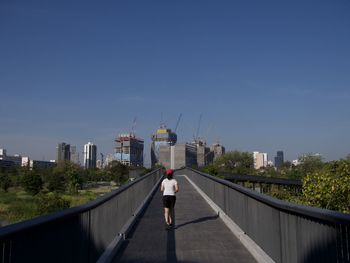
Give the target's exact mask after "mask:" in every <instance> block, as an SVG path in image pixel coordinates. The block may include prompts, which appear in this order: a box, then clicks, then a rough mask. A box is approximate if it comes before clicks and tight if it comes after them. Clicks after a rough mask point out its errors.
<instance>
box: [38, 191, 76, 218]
mask: <svg viewBox="0 0 350 263" xmlns="http://www.w3.org/2000/svg"><path fill="white" fill-rule="evenodd" d="M69 207H70V202H69V201H68V200H66V199H63V198H62V197H60V196H59V195H58V194H40V195H39V196H38V198H37V212H38V214H39V215H43V214H47V213H51V212H55V211H59V210H63V209H66V208H69Z"/></svg>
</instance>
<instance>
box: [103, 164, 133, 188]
mask: <svg viewBox="0 0 350 263" xmlns="http://www.w3.org/2000/svg"><path fill="white" fill-rule="evenodd" d="M107 170H108V174H109V175H110V178H112V180H113V181H115V182H116V183H117V184H122V183H124V182H126V181H127V180H128V179H129V169H128V167H127V166H126V165H124V164H122V163H120V162H118V161H113V162H111V163H110V164H109V166H108V168H107Z"/></svg>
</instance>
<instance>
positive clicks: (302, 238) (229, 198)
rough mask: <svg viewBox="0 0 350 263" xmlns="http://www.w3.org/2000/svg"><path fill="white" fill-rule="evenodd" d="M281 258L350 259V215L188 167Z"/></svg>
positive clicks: (241, 224)
mask: <svg viewBox="0 0 350 263" xmlns="http://www.w3.org/2000/svg"><path fill="white" fill-rule="evenodd" d="M176 173H177V174H186V175H187V176H188V177H189V178H190V179H191V180H192V181H193V182H194V183H195V184H196V185H197V186H198V187H199V188H200V189H201V190H202V191H203V192H204V193H205V194H206V195H207V196H208V197H209V198H210V199H211V200H212V201H213V202H214V203H215V204H216V205H217V206H219V207H220V208H221V209H222V210H223V211H224V213H225V214H226V215H227V216H229V217H230V218H231V220H232V221H233V222H235V223H236V224H237V225H238V226H239V227H240V228H241V229H242V230H243V231H244V232H245V233H246V234H247V235H248V236H249V237H250V238H251V239H252V240H253V241H254V242H255V243H256V244H257V245H258V246H260V247H261V248H262V249H263V250H264V251H265V252H266V253H267V254H268V255H269V256H270V257H271V258H272V259H273V260H274V261H275V262H317V263H319V262H350V215H347V214H342V213H338V212H335V211H330V210H326V209H319V208H313V207H306V206H301V205H295V204H292V203H288V202H284V201H281V200H278V199H275V198H272V197H269V196H266V195H262V194H259V193H257V192H255V191H253V190H250V189H246V188H244V187H242V186H239V185H236V184H233V183H231V182H228V181H226V180H222V179H219V178H217V177H213V176H211V175H208V174H205V173H201V172H199V171H196V170H193V169H190V168H184V169H181V170H178V171H177V172H176Z"/></svg>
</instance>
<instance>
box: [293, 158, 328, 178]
mask: <svg viewBox="0 0 350 263" xmlns="http://www.w3.org/2000/svg"><path fill="white" fill-rule="evenodd" d="M298 159H299V162H300V164H299V165H298V166H297V167H296V168H297V169H298V170H299V172H300V174H301V175H302V176H305V175H307V174H310V173H313V172H315V171H319V170H321V169H322V168H323V166H324V163H323V161H322V157H321V156H320V155H314V154H312V153H308V154H305V155H303V156H300V157H299V158H298Z"/></svg>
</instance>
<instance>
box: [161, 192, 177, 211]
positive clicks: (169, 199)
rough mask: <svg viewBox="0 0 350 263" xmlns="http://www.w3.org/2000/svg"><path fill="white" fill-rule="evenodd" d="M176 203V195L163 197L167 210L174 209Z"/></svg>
mask: <svg viewBox="0 0 350 263" xmlns="http://www.w3.org/2000/svg"><path fill="white" fill-rule="evenodd" d="M175 202H176V196H175V195H163V206H164V207H165V208H174V206H175Z"/></svg>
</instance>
